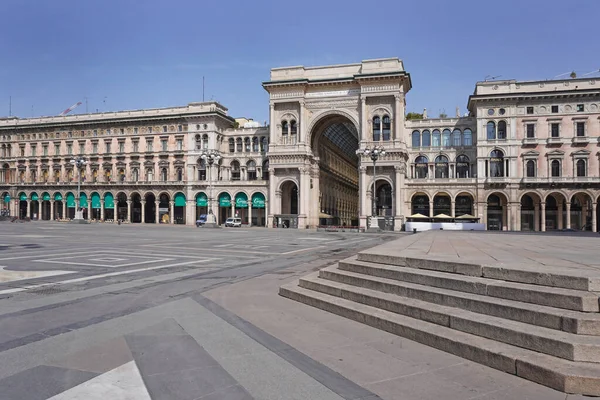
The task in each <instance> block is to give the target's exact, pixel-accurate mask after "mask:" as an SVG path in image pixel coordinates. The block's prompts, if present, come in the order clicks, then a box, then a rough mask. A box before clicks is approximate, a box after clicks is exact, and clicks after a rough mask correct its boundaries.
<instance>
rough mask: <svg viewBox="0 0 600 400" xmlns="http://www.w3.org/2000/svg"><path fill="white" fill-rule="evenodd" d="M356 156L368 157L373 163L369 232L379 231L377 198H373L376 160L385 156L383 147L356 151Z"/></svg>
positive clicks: (375, 191)
mask: <svg viewBox="0 0 600 400" xmlns="http://www.w3.org/2000/svg"><path fill="white" fill-rule="evenodd" d="M356 154H358V155H364V156H365V157H370V158H371V161H373V190H372V192H371V200H372V207H371V222H370V224H369V230H379V221H378V218H377V198H376V196H375V194H376V193H377V190H376V186H375V184H376V183H377V160H378V159H379V157H380V156H384V155H385V149H384V148H383V146H374V147H373V148H369V147H366V148H364V149H362V150H360V149H359V150H357V151H356Z"/></svg>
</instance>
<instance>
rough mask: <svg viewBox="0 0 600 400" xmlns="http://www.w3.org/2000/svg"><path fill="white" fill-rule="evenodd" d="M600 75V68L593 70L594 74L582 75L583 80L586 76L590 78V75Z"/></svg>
mask: <svg viewBox="0 0 600 400" xmlns="http://www.w3.org/2000/svg"><path fill="white" fill-rule="evenodd" d="M598 73H600V68H598V69H595V70H593V71H592V72H588V73H587V74H583V75H581V77H582V78H583V77H584V76H588V75H592V74H598Z"/></svg>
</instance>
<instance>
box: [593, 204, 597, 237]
mask: <svg viewBox="0 0 600 400" xmlns="http://www.w3.org/2000/svg"><path fill="white" fill-rule="evenodd" d="M597 208H598V203H592V232H598V221H597V220H596V218H598V217H597V212H598V211H597Z"/></svg>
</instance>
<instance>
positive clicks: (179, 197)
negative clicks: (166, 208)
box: [175, 192, 185, 207]
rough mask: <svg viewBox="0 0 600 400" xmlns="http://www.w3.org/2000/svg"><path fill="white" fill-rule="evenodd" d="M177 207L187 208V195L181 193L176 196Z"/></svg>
mask: <svg viewBox="0 0 600 400" xmlns="http://www.w3.org/2000/svg"><path fill="white" fill-rule="evenodd" d="M175 207H185V195H184V194H183V193H181V192H180V193H176V194H175Z"/></svg>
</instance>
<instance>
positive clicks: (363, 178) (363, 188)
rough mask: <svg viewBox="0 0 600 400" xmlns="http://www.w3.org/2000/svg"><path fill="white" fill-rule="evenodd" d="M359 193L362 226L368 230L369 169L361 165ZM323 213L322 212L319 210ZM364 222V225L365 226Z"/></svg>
mask: <svg viewBox="0 0 600 400" xmlns="http://www.w3.org/2000/svg"><path fill="white" fill-rule="evenodd" d="M359 174H360V176H359V180H358V191H359V193H360V201H359V210H360V226H362V227H365V228H366V221H367V219H366V218H367V215H368V212H367V188H368V187H367V167H366V166H364V165H361V166H360V167H359ZM319 211H321V210H319ZM363 222H364V224H363Z"/></svg>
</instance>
